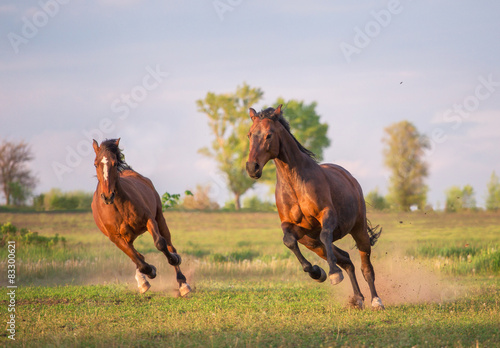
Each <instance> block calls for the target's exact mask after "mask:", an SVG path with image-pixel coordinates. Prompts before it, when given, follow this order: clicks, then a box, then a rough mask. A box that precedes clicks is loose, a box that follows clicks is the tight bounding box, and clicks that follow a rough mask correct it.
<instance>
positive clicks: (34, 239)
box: [0, 222, 66, 247]
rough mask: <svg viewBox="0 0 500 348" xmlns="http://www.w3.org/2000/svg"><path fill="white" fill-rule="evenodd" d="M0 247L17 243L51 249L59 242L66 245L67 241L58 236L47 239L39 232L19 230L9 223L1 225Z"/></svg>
mask: <svg viewBox="0 0 500 348" xmlns="http://www.w3.org/2000/svg"><path fill="white" fill-rule="evenodd" d="M0 236H1V239H0V246H4V245H5V244H6V243H7V242H8V241H16V242H19V243H21V244H24V245H32V244H35V245H42V246H46V247H51V246H54V245H56V244H58V243H59V242H61V243H63V244H65V243H66V239H64V237H59V236H58V235H57V234H56V235H55V236H54V237H45V236H42V235H39V234H38V232H32V231H30V230H28V229H26V228H21V229H18V228H17V227H16V226H14V225H12V224H11V223H10V222H7V223H5V224H3V225H0Z"/></svg>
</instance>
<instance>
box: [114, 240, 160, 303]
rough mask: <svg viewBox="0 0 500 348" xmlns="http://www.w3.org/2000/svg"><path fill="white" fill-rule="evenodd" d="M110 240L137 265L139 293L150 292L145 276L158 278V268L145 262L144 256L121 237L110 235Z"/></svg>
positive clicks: (136, 278) (136, 275)
mask: <svg viewBox="0 0 500 348" xmlns="http://www.w3.org/2000/svg"><path fill="white" fill-rule="evenodd" d="M109 239H110V240H111V241H112V242H113V243H115V245H116V246H117V247H118V248H119V249H120V250H122V251H123V252H124V253H125V254H126V255H127V256H128V257H130V258H131V259H132V261H133V262H134V263H135V265H136V267H137V269H136V272H135V280H136V281H137V286H138V287H139V292H140V293H141V294H143V293H145V292H146V291H148V290H149V288H150V287H151V285H150V284H149V282H148V281H147V279H146V277H145V275H147V276H148V277H149V278H150V279H153V278H155V277H156V267H155V266H153V265H149V264H147V263H146V262H145V261H144V256H142V255H141V254H140V253H139V252H138V251H137V250H135V248H134V246H133V244H132V243H131V242H127V241H126V240H125V239H123V238H121V237H120V236H114V235H110V237H109Z"/></svg>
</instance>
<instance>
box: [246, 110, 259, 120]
mask: <svg viewBox="0 0 500 348" xmlns="http://www.w3.org/2000/svg"><path fill="white" fill-rule="evenodd" d="M248 111H249V113H250V117H251V118H252V121H255V119H256V118H257V112H256V111H255V110H254V109H252V108H250V109H248Z"/></svg>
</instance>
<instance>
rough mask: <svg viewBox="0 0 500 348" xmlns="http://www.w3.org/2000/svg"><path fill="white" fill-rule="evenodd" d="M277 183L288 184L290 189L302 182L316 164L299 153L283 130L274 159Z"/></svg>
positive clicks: (293, 141)
mask: <svg viewBox="0 0 500 348" xmlns="http://www.w3.org/2000/svg"><path fill="white" fill-rule="evenodd" d="M274 164H275V165H276V176H277V179H278V181H281V180H283V181H285V182H288V183H289V184H290V185H291V186H292V187H293V186H295V185H296V184H298V183H299V182H302V181H303V179H304V178H305V175H306V172H310V171H311V169H312V168H316V167H318V168H319V166H318V164H317V163H316V161H314V160H313V159H312V158H311V157H309V156H308V155H307V154H305V153H303V152H302V151H300V149H299V147H298V145H297V144H296V142H295V140H294V139H293V138H292V136H291V135H290V134H288V132H286V131H285V130H283V131H282V132H281V136H280V152H279V154H278V157H276V158H275V159H274Z"/></svg>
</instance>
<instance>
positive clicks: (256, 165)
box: [254, 163, 260, 171]
mask: <svg viewBox="0 0 500 348" xmlns="http://www.w3.org/2000/svg"><path fill="white" fill-rule="evenodd" d="M254 166H255V167H254V170H255V171H257V170H259V168H260V166H259V164H258V163H255V164H254Z"/></svg>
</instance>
